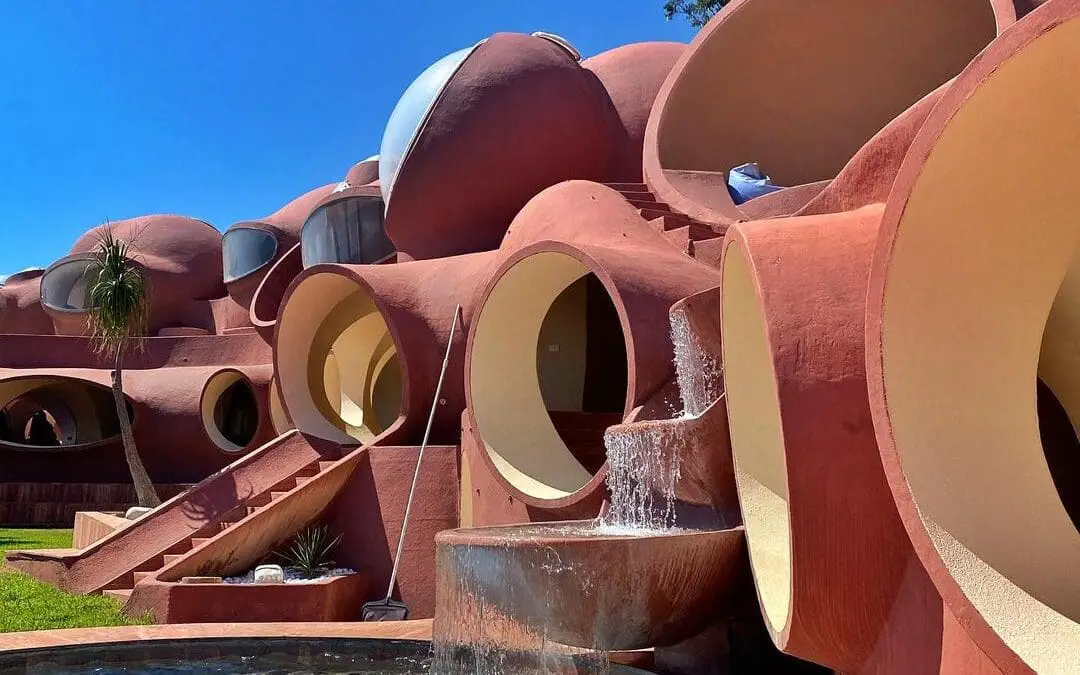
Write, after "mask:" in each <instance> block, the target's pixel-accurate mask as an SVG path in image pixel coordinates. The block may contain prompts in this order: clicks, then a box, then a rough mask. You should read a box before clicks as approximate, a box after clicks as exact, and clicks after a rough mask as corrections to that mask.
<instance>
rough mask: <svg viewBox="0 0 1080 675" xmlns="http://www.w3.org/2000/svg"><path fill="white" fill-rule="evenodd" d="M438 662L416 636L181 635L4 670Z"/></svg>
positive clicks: (210, 670)
mask: <svg viewBox="0 0 1080 675" xmlns="http://www.w3.org/2000/svg"><path fill="white" fill-rule="evenodd" d="M430 667H431V656H430V646H429V644H428V643H427V642H418V641H411V640H359V639H357V640H349V639H301V638H286V639H264V640H252V639H242V640H234V639H206V640H176V641H152V642H128V643H118V644H106V645H87V646H73V647H62V648H58V649H47V650H32V651H26V652H20V653H14V654H5V655H3V656H0V675H14V674H15V673H27V674H29V675H76V674H79V675H82V674H84V673H86V674H93V675H193V674H195V673H199V674H203V673H206V674H214V675H309V674H310V675H346V674H349V675H361V674H363V675H367V674H375V673H383V674H388V675H413V674H414V673H415V674H420V673H428V672H430Z"/></svg>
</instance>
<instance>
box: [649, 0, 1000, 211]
mask: <svg viewBox="0 0 1080 675" xmlns="http://www.w3.org/2000/svg"><path fill="white" fill-rule="evenodd" d="M1015 18H1016V12H1015V9H1014V8H1013V7H1012V3H1011V2H1000V1H999V0H993V2H991V1H990V0H955V1H953V2H938V1H937V0H917V1H916V2H907V3H890V2H865V1H864V0H827V1H825V2H815V3H796V4H792V3H790V2H787V0H741V1H736V2H733V3H731V4H730V5H728V6H727V7H726V8H725V9H724V11H722V12H720V13H719V14H717V15H716V16H715V17H714V18H713V19H712V20H711V21H710V22H709V23H708V24H707V25H706V26H705V27H704V28H702V30H701V31H700V32H699V33H698V35H697V36H696V37H695V38H694V41H693V42H692V43H691V45H690V47H689V49H688V50H687V51H686V53H684V54H683V55H682V57H681V58H680V59H679V61H678V63H677V64H676V65H675V67H674V69H673V70H672V72H671V75H670V76H669V77H668V79H667V81H666V82H665V83H664V86H663V88H662V89H661V91H660V93H659V95H658V96H657V100H656V105H655V106H654V107H653V110H652V115H651V116H650V118H649V124H648V128H647V130H646V135H645V150H644V158H643V166H644V176H645V181H646V182H647V183H648V184H649V186H650V188H651V189H652V191H653V192H654V193H655V194H656V196H657V197H658V198H659V199H660V201H662V202H666V203H667V204H669V205H670V206H671V207H672V208H674V209H675V210H676V211H679V212H682V213H685V214H687V215H689V216H692V217H694V218H696V219H698V220H701V221H704V222H706V223H710V224H725V223H731V222H736V221H739V220H744V219H746V218H745V217H744V215H743V213H742V210H741V209H740V208H739V207H738V206H736V204H735V202H734V201H733V199H732V197H731V196H730V195H729V193H728V190H727V174H728V172H729V171H731V170H732V169H734V168H736V167H739V166H741V165H743V164H745V163H748V162H756V163H757V164H758V165H759V166H760V168H761V170H762V171H763V172H764V173H765V174H766V175H768V176H770V177H771V178H772V180H773V182H774V183H775V184H776V185H778V186H783V187H794V186H799V185H803V184H806V183H813V182H816V181H822V180H828V179H831V178H833V177H834V176H836V175H837V173H838V172H839V171H840V169H841V168H842V167H843V166H844V165H845V164H846V163H847V161H848V160H849V159H851V157H852V156H853V155H854V154H855V153H856V152H857V151H858V150H859V148H860V147H861V146H862V145H863V144H864V143H866V142H867V141H868V140H869V139H870V138H871V137H872V136H873V135H874V134H875V133H877V132H878V131H879V130H880V129H882V128H883V127H884V126H885V125H886V124H888V123H889V121H890V120H892V119H893V118H894V117H896V116H897V115H899V114H900V113H901V112H903V111H904V110H905V109H907V108H908V107H910V106H911V105H913V104H914V103H915V102H916V101H918V100H919V99H920V98H921V97H922V96H924V95H925V94H927V93H928V92H930V91H932V90H933V89H934V88H936V87H938V86H939V85H941V84H942V83H944V82H945V81H947V80H948V79H949V78H951V77H953V76H954V75H956V74H957V73H958V72H960V70H962V69H963V67H964V66H965V65H966V64H967V63H968V61H970V60H971V59H972V58H973V57H974V56H975V55H976V54H978V53H979V51H980V50H981V49H982V48H983V47H985V46H986V45H987V44H988V43H989V42H990V41H991V40H992V39H993V38H994V37H995V35H996V33H997V28H998V25H999V24H1000V25H1001V26H1007V25H1009V24H1010V23H1012V22H1013V21H1015ZM763 44H768V45H769V49H767V50H762V49H761V45H763ZM867 91H873V92H874V95H873V96H867V95H865V92H867Z"/></svg>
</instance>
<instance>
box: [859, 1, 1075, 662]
mask: <svg viewBox="0 0 1080 675" xmlns="http://www.w3.org/2000/svg"><path fill="white" fill-rule="evenodd" d="M1078 66H1080V21H1077V20H1071V21H1068V22H1066V23H1064V24H1063V25H1061V26H1059V27H1057V28H1054V29H1053V30H1051V31H1049V32H1048V33H1046V34H1044V35H1043V36H1041V37H1040V38H1039V39H1038V40H1036V41H1035V42H1034V43H1032V44H1031V45H1029V46H1027V47H1025V48H1024V49H1023V50H1022V51H1021V52H1019V53H1018V54H1016V55H1015V56H1014V57H1012V58H1011V59H1010V60H1009V61H1007V62H1006V63H1004V64H1003V65H1002V66H1001V67H1000V68H999V69H998V70H997V71H995V72H994V73H992V74H991V75H990V76H989V77H988V79H987V80H986V82H984V83H983V84H982V86H981V87H980V88H979V89H977V90H976V91H975V92H974V93H973V94H972V95H971V97H970V98H969V99H968V100H967V101H966V102H965V104H964V106H963V107H962V108H961V109H960V110H959V111H958V112H957V113H956V115H955V116H954V117H953V118H952V120H951V121H950V123H949V125H948V127H947V128H946V129H945V131H944V132H943V133H942V135H941V137H940V138H939V139H938V141H937V143H936V145H935V147H934V149H933V151H932V152H931V154H930V156H929V158H928V160H927V162H926V165H925V166H924V167H923V169H922V172H921V175H920V178H919V181H918V183H917V184H916V185H915V187H914V188H913V189H912V192H911V195H910V198H909V200H908V202H907V205H906V209H905V211H904V215H903V220H902V222H901V224H900V228H899V233H898V237H897V240H896V243H895V249H894V251H893V257H892V261H891V265H890V268H889V273H888V278H887V283H886V292H885V297H884V310H883V311H884V322H883V324H884V325H883V329H882V335H881V340H882V349H883V355H884V358H883V369H884V373H883V375H884V385H885V397H886V401H887V403H888V414H889V419H890V421H891V425H892V431H893V437H894V441H895V446H896V449H897V451H898V453H899V455H900V459H901V462H902V465H903V468H904V472H905V475H906V477H907V480H908V483H909V484H910V487H911V492H912V495H913V497H914V499H915V501H916V503H917V506H918V508H919V512H920V514H921V516H922V519H923V522H924V524H925V526H926V529H927V531H928V532H929V534H930V536H931V538H932V540H933V542H934V544H935V546H936V548H937V551H938V553H939V554H940V556H941V558H942V560H943V561H944V563H945V565H946V566H947V567H948V569H949V571H950V573H951V575H952V577H953V578H954V579H955V580H956V581H957V583H958V584H959V586H960V588H961V589H962V590H963V592H964V594H965V595H966V596H967V598H968V600H969V601H970V602H971V603H972V604H973V605H974V607H975V608H976V609H977V610H978V611H979V612H980V613H981V614H982V615H983V617H985V619H986V620H987V621H988V622H989V624H990V625H991V626H992V627H993V628H994V630H995V631H996V632H997V633H998V634H999V635H1000V636H1001V638H1002V639H1003V640H1004V641H1005V642H1006V643H1007V644H1008V645H1009V647H1010V648H1012V649H1013V650H1014V651H1015V652H1016V653H1017V654H1018V655H1019V656H1020V657H1021V658H1022V659H1023V660H1024V661H1025V662H1026V663H1027V664H1028V665H1030V666H1031V667H1032V668H1034V669H1035V670H1037V671H1038V672H1063V671H1065V670H1068V669H1071V668H1074V667H1075V665H1076V664H1077V663H1080V624H1077V623H1076V620H1077V619H1080V574H1078V573H1077V570H1078V569H1080V533H1077V531H1076V529H1075V528H1074V526H1073V524H1072V522H1071V520H1070V519H1069V517H1068V515H1067V514H1066V512H1065V510H1064V507H1063V506H1062V504H1061V500H1060V498H1059V497H1058V494H1057V491H1056V489H1055V487H1054V483H1053V480H1052V477H1051V475H1050V471H1049V469H1048V467H1047V464H1046V460H1045V457H1044V454H1043V451H1042V447H1041V443H1040V438H1039V429H1038V420H1037V414H1036V399H1035V387H1034V385H1033V383H1034V382H1035V378H1036V375H1040V376H1042V377H1043V378H1044V380H1045V381H1046V382H1047V383H1048V384H1049V385H1050V386H1051V388H1052V389H1053V390H1054V392H1055V393H1056V394H1058V396H1059V398H1060V399H1061V402H1062V404H1063V406H1065V408H1066V409H1067V410H1068V412H1069V413H1070V417H1071V418H1072V419H1073V420H1074V423H1075V420H1077V417H1078V416H1077V413H1078V412H1080V408H1078V400H1077V396H1076V391H1077V388H1078V387H1080V384H1078V378H1080V371H1078V370H1077V369H1076V368H1075V367H1074V365H1073V364H1074V363H1075V361H1076V347H1075V345H1076V344H1077V343H1078V339H1080V335H1078V334H1077V332H1076V330H1075V327H1076V325H1077V322H1076V321H1075V319H1074V316H1075V314H1076V306H1077V302H1080V295H1078V294H1077V290H1078V288H1077V286H1078V284H1077V283H1076V278H1075V272H1070V265H1071V263H1072V261H1073V259H1074V254H1075V252H1076V250H1077V245H1078V243H1080V190H1077V188H1076V176H1077V175H1080V123H1078V120H1080V88H1078V87H1076V86H1075V78H1076V75H1077V72H1078ZM1021 129H1022V130H1023V131H1021ZM1052 306H1053V307H1052ZM1048 317H1049V320H1048ZM1044 329H1045V333H1046V335H1045V337H1044ZM874 337H875V336H871V339H873V338H874ZM1040 349H1042V351H1043V357H1042V359H1041V360H1040Z"/></svg>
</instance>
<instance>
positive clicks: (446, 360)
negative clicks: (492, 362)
mask: <svg viewBox="0 0 1080 675" xmlns="http://www.w3.org/2000/svg"><path fill="white" fill-rule="evenodd" d="M460 314H461V305H458V306H457V307H456V308H455V309H454V321H453V323H451V324H450V337H449V338H448V339H447V341H446V356H444V357H443V363H442V370H441V371H440V372H439V384H438V385H436V386H435V399H434V400H433V401H432V402H431V414H430V415H428V421H427V429H425V430H424V440H423V442H422V443H421V444H420V454H419V455H417V456H416V470H415V471H414V472H413V477H412V487H410V488H409V501H408V502H406V504H405V519H404V520H402V521H401V534H399V535H398V543H397V553H396V554H395V555H394V569H393V571H392V572H391V573H390V585H389V586H388V587H387V589H386V597H385V598H383V602H384V603H387V604H388V603H389V602H390V596H392V595H393V594H394V582H396V581H397V573H398V564H400V563H401V550H402V549H403V548H404V547H405V530H406V529H407V528H408V527H409V513H410V512H411V511H412V504H413V497H414V496H415V495H416V484H417V482H418V481H419V478H420V464H421V462H423V461H424V450H426V449H427V444H428V436H430V435H431V426H432V425H433V424H434V423H435V410H436V409H437V408H438V406H439V396H441V395H442V385H443V378H445V377H446V368H447V366H449V365H450V350H451V349H453V348H454V331H455V330H456V329H457V324H458V316H459V315H460Z"/></svg>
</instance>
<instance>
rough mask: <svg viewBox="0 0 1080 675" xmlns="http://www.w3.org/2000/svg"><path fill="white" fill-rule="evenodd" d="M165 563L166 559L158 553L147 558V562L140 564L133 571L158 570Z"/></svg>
mask: <svg viewBox="0 0 1080 675" xmlns="http://www.w3.org/2000/svg"><path fill="white" fill-rule="evenodd" d="M164 564H165V559H164V558H163V557H162V556H160V555H156V556H154V557H153V558H150V559H149V560H147V561H146V562H144V563H141V564H139V565H138V566H137V567H135V569H133V570H132V571H133V572H156V571H158V570H159V569H161V566H162V565H164Z"/></svg>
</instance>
